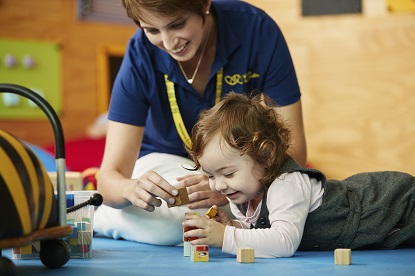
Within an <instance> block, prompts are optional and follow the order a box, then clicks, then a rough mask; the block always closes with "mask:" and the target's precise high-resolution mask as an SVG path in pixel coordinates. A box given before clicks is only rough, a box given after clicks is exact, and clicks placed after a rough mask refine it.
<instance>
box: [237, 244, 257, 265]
mask: <svg viewBox="0 0 415 276" xmlns="http://www.w3.org/2000/svg"><path fill="white" fill-rule="evenodd" d="M254 253H255V252H254V249H253V248H248V247H244V248H242V247H240V248H238V251H237V255H236V260H237V261H238V262H240V263H253V262H254V259H255V257H254V256H255V254H254Z"/></svg>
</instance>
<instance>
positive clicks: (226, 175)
mask: <svg viewBox="0 0 415 276" xmlns="http://www.w3.org/2000/svg"><path fill="white" fill-rule="evenodd" d="M234 174H235V173H234V172H233V173H228V174H225V177H226V178H231V177H232V176H233V175H234Z"/></svg>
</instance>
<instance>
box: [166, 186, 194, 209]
mask: <svg viewBox="0 0 415 276" xmlns="http://www.w3.org/2000/svg"><path fill="white" fill-rule="evenodd" d="M178 191H179V193H178V194H177V196H175V197H174V199H175V201H174V203H173V204H170V203H167V206H168V207H169V208H170V207H174V206H180V205H185V204H188V203H189V195H188V194H187V189H186V188H181V189H178Z"/></svg>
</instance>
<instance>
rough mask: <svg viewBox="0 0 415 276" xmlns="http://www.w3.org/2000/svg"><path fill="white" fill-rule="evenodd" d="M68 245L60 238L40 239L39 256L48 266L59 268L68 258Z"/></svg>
mask: <svg viewBox="0 0 415 276" xmlns="http://www.w3.org/2000/svg"><path fill="white" fill-rule="evenodd" d="M69 253H70V250H69V246H68V244H66V242H64V241H62V240H45V241H40V252H39V257H40V260H41V261H42V263H43V264H44V265H45V266H46V267H48V268H59V267H61V266H63V265H64V264H66V263H67V262H68V260H69V255H70V254H69Z"/></svg>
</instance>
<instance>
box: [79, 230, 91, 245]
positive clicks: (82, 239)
mask: <svg viewBox="0 0 415 276" xmlns="http://www.w3.org/2000/svg"><path fill="white" fill-rule="evenodd" d="M78 244H87V245H90V244H92V232H91V231H78Z"/></svg>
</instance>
